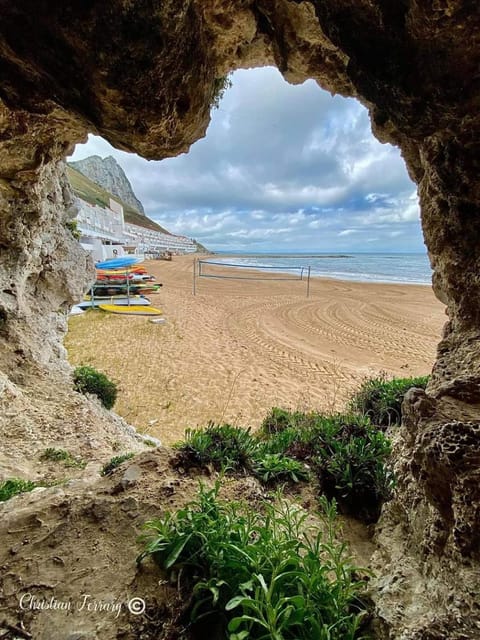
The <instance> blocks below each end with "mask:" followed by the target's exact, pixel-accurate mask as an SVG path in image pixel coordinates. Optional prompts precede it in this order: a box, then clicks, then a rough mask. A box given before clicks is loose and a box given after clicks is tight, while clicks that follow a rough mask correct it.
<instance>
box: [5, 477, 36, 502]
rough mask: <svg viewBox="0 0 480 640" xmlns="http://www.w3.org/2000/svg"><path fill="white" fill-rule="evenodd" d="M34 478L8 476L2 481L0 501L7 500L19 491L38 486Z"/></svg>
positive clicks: (22, 491)
mask: <svg viewBox="0 0 480 640" xmlns="http://www.w3.org/2000/svg"><path fill="white" fill-rule="evenodd" d="M38 486H40V485H38V484H37V483H36V482H32V480H22V479H21V478H8V479H7V480H4V481H3V482H1V483H0V502H6V501H7V500H10V498H13V496H16V495H17V494H19V493H26V492H27V491H32V490H33V489H35V488H36V487H38Z"/></svg>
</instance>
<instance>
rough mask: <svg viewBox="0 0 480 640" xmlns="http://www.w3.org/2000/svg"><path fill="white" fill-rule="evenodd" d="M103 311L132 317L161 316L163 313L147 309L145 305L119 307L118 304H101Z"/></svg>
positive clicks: (100, 307)
mask: <svg viewBox="0 0 480 640" xmlns="http://www.w3.org/2000/svg"><path fill="white" fill-rule="evenodd" d="M98 308H99V309H101V310H102V311H108V312H109V313H122V314H123V315H132V316H161V315H163V311H162V310H161V309H155V307H147V306H144V305H131V306H128V305H122V306H120V305H118V304H100V305H99V306H98Z"/></svg>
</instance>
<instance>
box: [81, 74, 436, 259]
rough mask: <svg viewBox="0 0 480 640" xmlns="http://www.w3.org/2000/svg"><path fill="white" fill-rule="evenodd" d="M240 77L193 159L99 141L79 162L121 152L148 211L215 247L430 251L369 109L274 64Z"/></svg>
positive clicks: (410, 188)
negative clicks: (133, 151)
mask: <svg viewBox="0 0 480 640" xmlns="http://www.w3.org/2000/svg"><path fill="white" fill-rule="evenodd" d="M232 80H233V87H232V88H231V89H230V90H229V91H227V93H226V94H225V97H224V99H223V101H222V102H221V104H220V108H219V109H218V110H215V111H214V112H213V113H212V121H211V124H210V127H209V129H208V131H207V135H206V137H205V138H203V139H202V140H199V141H198V142H197V143H195V144H194V145H193V146H192V147H191V149H190V151H189V153H188V154H182V155H180V156H178V157H176V158H171V159H167V160H163V161H161V162H154V161H146V160H143V159H142V158H139V157H138V156H135V155H130V154H127V153H125V152H122V151H117V150H115V149H112V147H110V145H108V143H107V142H105V141H104V140H102V139H100V138H95V137H91V138H90V139H89V142H88V143H87V144H86V145H79V146H78V147H77V149H76V150H75V154H74V159H80V158H82V157H86V156H88V155H92V154H98V155H101V156H106V155H113V156H114V157H115V158H116V159H117V160H118V162H119V163H120V164H121V166H122V167H123V168H124V170H125V172H126V174H127V176H128V177H129V179H130V182H131V183H132V185H133V187H134V190H135V193H136V195H137V196H138V197H139V198H140V200H141V201H142V203H143V204H144V207H145V210H146V211H147V214H148V215H149V216H150V217H151V218H153V219H155V220H157V221H158V222H160V223H161V224H162V225H163V226H165V227H166V228H168V229H170V230H171V231H172V232H174V233H181V234H185V235H189V236H191V237H195V238H197V239H198V240H200V241H201V242H202V243H203V244H205V245H206V246H208V247H210V248H212V249H224V250H230V249H238V250H247V251H248V250H249V248H250V247H251V245H255V250H257V249H259V248H261V249H262V250H264V251H267V250H271V251H274V250H279V251H282V250H285V249H288V250H306V251H312V250H315V251H327V252H330V251H335V250H338V251H345V250H352V251H354V250H360V251H361V250H364V243H365V239H366V237H367V236H364V232H366V231H367V230H371V231H372V234H371V235H370V236H368V237H369V239H370V240H371V244H372V245H373V244H375V248H377V245H378V250H385V251H402V250H407V251H412V250H419V251H422V250H423V241H422V234H421V230H420V224H419V209H418V203H417V199H416V195H415V192H414V185H413V184H412V182H411V181H410V179H409V177H408V175H407V172H406V169H405V166H404V163H403V160H402V158H401V156H400V153H399V151H398V149H395V148H394V147H392V146H390V145H382V144H380V143H379V142H378V141H377V140H375V139H374V138H373V136H372V134H371V130H370V121H369V118H368V114H367V112H366V110H365V109H364V107H362V106H361V105H360V104H359V103H358V102H356V101H355V100H352V99H345V98H342V97H340V96H336V97H333V98H332V97H331V96H330V94H328V93H327V92H325V91H322V90H321V89H319V87H318V86H317V84H316V83H315V82H314V81H307V82H305V83H304V84H302V85H300V86H293V85H289V84H287V83H286V82H285V81H284V80H283V78H282V77H281V75H280V74H279V72H278V71H277V70H276V69H272V68H262V69H255V70H249V71H245V70H241V71H237V72H236V73H235V74H234V75H233V77H232ZM392 227H393V228H392Z"/></svg>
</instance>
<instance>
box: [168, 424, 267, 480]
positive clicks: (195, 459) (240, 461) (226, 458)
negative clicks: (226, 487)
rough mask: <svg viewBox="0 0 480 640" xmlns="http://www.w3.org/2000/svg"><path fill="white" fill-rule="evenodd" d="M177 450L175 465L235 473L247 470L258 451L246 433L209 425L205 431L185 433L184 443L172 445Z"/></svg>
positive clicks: (239, 428) (227, 426) (252, 439)
mask: <svg viewBox="0 0 480 640" xmlns="http://www.w3.org/2000/svg"><path fill="white" fill-rule="evenodd" d="M174 447H175V448H176V449H178V450H179V452H180V455H179V456H178V457H177V461H176V464H177V465H182V466H186V467H188V466H200V467H202V466H206V465H209V464H211V465H212V466H213V467H214V468H215V469H217V470H220V469H224V470H230V471H235V470H239V469H244V468H249V467H250V465H251V460H252V457H253V456H254V454H255V451H256V450H257V448H258V441H257V439H256V438H255V437H254V436H253V435H252V434H251V433H250V429H244V428H242V427H232V426H231V425H229V424H223V425H215V424H213V423H210V424H209V425H208V426H207V428H206V429H187V430H186V431H185V440H184V441H183V442H179V443H177V444H175V445H174Z"/></svg>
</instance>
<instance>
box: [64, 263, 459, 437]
mask: <svg viewBox="0 0 480 640" xmlns="http://www.w3.org/2000/svg"><path fill="white" fill-rule="evenodd" d="M198 257H200V256H198V255H196V254H192V255H189V256H175V257H174V258H173V260H172V261H171V262H166V261H148V262H146V263H145V266H146V268H147V269H148V270H149V271H150V272H151V273H152V274H153V275H155V276H156V278H157V281H158V282H162V283H163V285H164V286H163V287H162V288H161V290H160V292H159V293H157V294H154V295H151V296H150V297H151V300H152V305H154V306H155V307H160V308H162V309H163V311H164V317H165V320H166V321H165V323H164V324H161V325H160V324H153V323H150V322H149V321H148V319H146V318H141V317H135V316H126V317H124V316H120V315H115V314H107V313H103V312H101V311H98V312H91V311H89V312H88V313H87V314H83V315H81V316H75V317H73V318H71V319H70V321H69V333H68V335H67V339H66V346H67V349H68V351H69V359H70V362H71V363H72V364H73V365H75V366H76V365H78V364H89V365H91V366H94V367H96V368H97V369H99V370H101V371H103V372H105V373H106V374H107V375H108V376H109V377H110V378H112V379H113V380H115V381H116V382H117V383H118V385H119V394H118V400H117V403H116V405H115V408H114V410H115V411H116V412H117V413H119V414H120V415H121V416H122V417H124V418H125V419H126V420H127V421H128V422H130V423H131V424H133V425H134V426H135V427H136V428H137V429H138V430H139V431H140V432H142V433H146V434H149V435H152V436H155V437H158V438H159V439H160V440H161V441H162V442H163V443H165V444H171V443H172V442H175V441H177V440H179V439H181V438H182V437H183V433H184V430H185V428H187V427H193V428H195V427H197V426H200V427H201V426H205V425H206V424H207V423H208V422H209V421H214V422H230V423H231V424H240V425H242V426H247V427H248V426H251V427H252V428H256V427H258V426H259V425H260V423H261V421H262V420H263V418H264V417H265V415H266V414H267V413H268V411H269V410H270V409H271V408H272V407H273V406H280V407H282V406H283V407H285V408H291V409H299V410H302V409H303V410H308V409H318V410H321V411H327V412H328V411H334V410H341V409H342V408H343V407H344V406H345V403H346V401H347V398H348V396H349V394H351V392H352V391H353V390H354V389H356V388H357V387H358V386H359V384H360V383H361V381H362V380H363V379H364V378H365V377H371V376H373V375H378V374H380V373H381V372H382V371H384V372H386V374H387V375H390V376H399V377H409V376H415V375H423V374H426V373H429V372H430V370H431V367H432V365H433V362H434V360H435V353H436V347H437V343H438V342H439V340H440V338H441V331H442V327H443V325H444V323H445V321H446V319H447V318H446V316H445V312H444V306H443V305H442V304H441V303H440V302H438V300H436V298H435V297H434V295H433V291H432V290H431V289H429V288H428V287H425V286H424V285H418V284H413V285H409V284H381V283H376V282H374V283H371V282H368V283H360V282H355V281H348V280H336V279H326V278H317V277H312V279H311V282H310V297H309V298H307V297H306V295H305V293H306V291H305V288H306V287H305V286H306V283H305V282H299V281H296V282H294V281H291V280H276V281H271V280H257V279H256V278H254V279H253V280H237V279H228V280H222V279H216V278H212V279H207V278H200V279H199V281H197V287H196V288H197V291H196V294H197V295H196V296H193V295H192V285H193V282H192V280H193V278H192V276H193V260H194V259H195V258H198ZM226 270H227V271H228V272H230V268H228V267H227V268H226ZM250 271H251V272H252V273H253V275H256V274H255V273H254V270H248V272H250ZM242 273H245V271H244V270H243V269H242ZM298 285H300V287H299V286H298Z"/></svg>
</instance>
